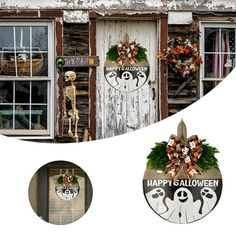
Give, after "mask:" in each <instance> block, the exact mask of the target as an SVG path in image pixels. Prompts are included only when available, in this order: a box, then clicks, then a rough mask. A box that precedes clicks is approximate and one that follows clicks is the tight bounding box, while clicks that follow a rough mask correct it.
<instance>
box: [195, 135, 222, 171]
mask: <svg viewBox="0 0 236 236" xmlns="http://www.w3.org/2000/svg"><path fill="white" fill-rule="evenodd" d="M201 144H202V149H203V151H202V156H201V157H200V158H199V160H198V162H197V165H198V166H199V167H200V168H201V169H202V170H209V169H211V168H218V160H217V159H216V157H215V154H216V153H219V150H218V149H217V148H216V147H212V146H210V145H209V144H208V143H206V140H205V139H203V140H201Z"/></svg>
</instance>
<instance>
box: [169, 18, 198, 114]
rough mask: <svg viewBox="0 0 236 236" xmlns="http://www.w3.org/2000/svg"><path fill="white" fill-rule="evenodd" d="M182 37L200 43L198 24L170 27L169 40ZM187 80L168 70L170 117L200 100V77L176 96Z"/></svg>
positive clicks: (189, 83)
mask: <svg viewBox="0 0 236 236" xmlns="http://www.w3.org/2000/svg"><path fill="white" fill-rule="evenodd" d="M176 36H182V37H186V38H190V39H191V40H194V41H196V42H198V41H199V30H198V25H197V22H196V21H195V22H193V23H192V24H190V25H181V26H180V25H175V26H171V25H169V38H172V37H176ZM184 81H185V79H183V78H181V76H178V75H176V74H174V73H173V72H172V70H171V69H170V68H169V69H168V107H169V115H173V114H175V113H177V112H178V111H180V110H182V109H184V108H186V107H187V106H189V105H191V104H192V103H193V102H195V101H196V100H197V99H198V98H199V95H198V82H199V78H198V75H197V76H196V78H194V79H192V80H191V81H190V82H188V83H187V84H186V86H185V87H184V88H183V89H182V91H180V92H179V93H178V94H177V95H176V91H177V90H178V88H179V87H180V86H181V85H182V84H183V82H184Z"/></svg>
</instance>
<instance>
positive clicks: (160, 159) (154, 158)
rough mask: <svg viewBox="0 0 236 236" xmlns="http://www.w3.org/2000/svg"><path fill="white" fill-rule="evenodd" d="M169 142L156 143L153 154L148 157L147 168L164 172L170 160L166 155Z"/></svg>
mask: <svg viewBox="0 0 236 236" xmlns="http://www.w3.org/2000/svg"><path fill="white" fill-rule="evenodd" d="M166 145H167V142H165V141H163V142H161V143H156V145H155V147H153V148H152V151H151V153H150V154H149V155H148V156H147V158H148V161H147V168H149V169H155V170H162V171H164V170H165V168H166V166H167V165H168V164H169V162H170V160H169V158H168V157H167V155H166Z"/></svg>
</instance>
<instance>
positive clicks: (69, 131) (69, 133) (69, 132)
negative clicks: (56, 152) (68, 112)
mask: <svg viewBox="0 0 236 236" xmlns="http://www.w3.org/2000/svg"><path fill="white" fill-rule="evenodd" d="M71 119H72V118H71V117H70V118H69V130H68V135H69V136H70V137H72V138H73V134H72V132H71Z"/></svg>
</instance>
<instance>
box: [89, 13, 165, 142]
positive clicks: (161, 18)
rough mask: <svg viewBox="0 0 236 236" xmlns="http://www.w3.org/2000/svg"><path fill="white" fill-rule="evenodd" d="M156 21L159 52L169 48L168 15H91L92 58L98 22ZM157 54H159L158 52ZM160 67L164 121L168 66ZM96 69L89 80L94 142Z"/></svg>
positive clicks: (90, 49) (91, 128)
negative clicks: (157, 22) (125, 20)
mask: <svg viewBox="0 0 236 236" xmlns="http://www.w3.org/2000/svg"><path fill="white" fill-rule="evenodd" d="M123 19H127V20H156V21H159V23H160V24H159V35H160V36H161V37H160V41H159V51H163V50H164V49H165V48H166V47H167V40H168V15H167V14H164V13H159V14H158V13H135V14H127V13H112V14H109V13H107V14H99V13H97V12H94V11H93V12H90V13H89V23H90V24H89V44H90V48H89V52H90V55H91V56H96V53H97V49H96V30H97V20H123ZM156 53H157V52H156ZM158 67H159V70H158V71H159V74H158V77H159V81H158V83H159V97H158V101H159V108H158V111H159V119H160V120H162V119H164V118H166V117H167V116H168V81H167V78H168V75H167V65H165V63H164V62H160V63H158ZM96 77H97V71H96V67H94V68H92V69H91V73H90V78H89V114H90V115H89V127H90V134H91V138H92V140H95V139H96V79H97V78H96Z"/></svg>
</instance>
